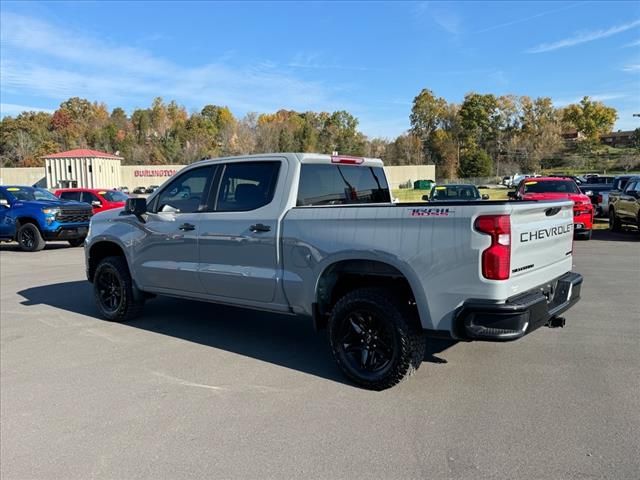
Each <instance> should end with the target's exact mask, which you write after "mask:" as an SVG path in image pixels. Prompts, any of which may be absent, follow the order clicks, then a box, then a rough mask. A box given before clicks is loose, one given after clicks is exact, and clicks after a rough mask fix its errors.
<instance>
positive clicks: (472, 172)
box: [459, 149, 493, 178]
mask: <svg viewBox="0 0 640 480" xmlns="http://www.w3.org/2000/svg"><path fill="white" fill-rule="evenodd" d="M492 172H493V161H492V160H491V157H490V156H489V154H488V153H487V152H485V151H484V150H482V149H474V150H470V151H467V152H465V153H464V154H463V155H462V157H461V158H460V172H459V173H460V176H461V177H463V178H469V177H488V176H490V175H491V174H492Z"/></svg>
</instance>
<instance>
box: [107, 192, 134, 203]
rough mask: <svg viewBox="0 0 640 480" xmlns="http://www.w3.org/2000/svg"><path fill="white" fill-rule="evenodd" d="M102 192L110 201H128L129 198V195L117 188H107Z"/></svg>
mask: <svg viewBox="0 0 640 480" xmlns="http://www.w3.org/2000/svg"><path fill="white" fill-rule="evenodd" d="M100 194H101V195H102V196H103V197H104V198H106V199H107V200H108V201H110V202H126V201H127V199H128V198H129V196H128V195H125V194H124V193H122V192H119V191H117V190H107V191H106V192H104V193H103V192H100Z"/></svg>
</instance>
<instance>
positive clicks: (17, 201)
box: [0, 186, 92, 252]
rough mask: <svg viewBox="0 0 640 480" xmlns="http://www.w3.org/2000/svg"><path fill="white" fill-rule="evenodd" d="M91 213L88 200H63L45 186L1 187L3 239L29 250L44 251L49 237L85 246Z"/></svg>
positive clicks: (0, 236) (0, 232)
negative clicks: (13, 241) (86, 201)
mask: <svg viewBox="0 0 640 480" xmlns="http://www.w3.org/2000/svg"><path fill="white" fill-rule="evenodd" d="M91 215H92V212H91V207H90V206H89V205H87V204H86V203H82V202H74V201H64V200H61V199H59V198H58V197H56V196H55V195H54V194H52V193H51V192H49V191H48V190H45V189H43V188H34V187H23V186H0V240H3V241H12V240H15V241H17V242H18V244H19V245H20V248H21V249H22V250H24V251H27V252H35V251H38V250H42V249H43V248H44V246H45V241H47V240H67V241H68V242H69V244H70V245H71V246H72V247H77V246H80V245H82V243H83V242H84V239H85V237H86V236H87V233H88V231H89V219H90V218H91Z"/></svg>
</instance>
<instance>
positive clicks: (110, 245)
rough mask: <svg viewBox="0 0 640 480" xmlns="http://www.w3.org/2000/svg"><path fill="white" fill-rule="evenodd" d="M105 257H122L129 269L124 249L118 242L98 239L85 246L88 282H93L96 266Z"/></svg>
mask: <svg viewBox="0 0 640 480" xmlns="http://www.w3.org/2000/svg"><path fill="white" fill-rule="evenodd" d="M106 257H122V258H124V260H125V262H126V263H127V268H129V271H131V268H130V267H129V261H128V259H127V255H126V254H125V250H124V248H122V246H121V245H120V244H119V243H117V242H114V241H112V240H98V241H95V242H93V243H92V244H91V245H90V246H89V247H88V248H87V278H88V280H89V281H90V282H93V277H94V275H95V273H96V268H97V267H98V265H99V264H100V262H101V261H102V260H103V259H105V258H106Z"/></svg>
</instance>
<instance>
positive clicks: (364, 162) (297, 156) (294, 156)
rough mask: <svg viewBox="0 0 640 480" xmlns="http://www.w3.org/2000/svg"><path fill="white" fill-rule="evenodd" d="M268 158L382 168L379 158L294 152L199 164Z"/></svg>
mask: <svg viewBox="0 0 640 480" xmlns="http://www.w3.org/2000/svg"><path fill="white" fill-rule="evenodd" d="M269 157H287V158H289V159H290V160H294V161H298V162H300V163H321V164H322V163H324V164H348V165H361V166H366V167H382V166H383V163H382V160H381V159H379V158H371V157H359V156H353V155H327V154H324V153H295V152H283V153H260V154H256V155H239V156H234V157H220V158H205V159H203V160H200V162H212V163H217V162H227V161H233V160H250V159H265V158H269Z"/></svg>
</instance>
